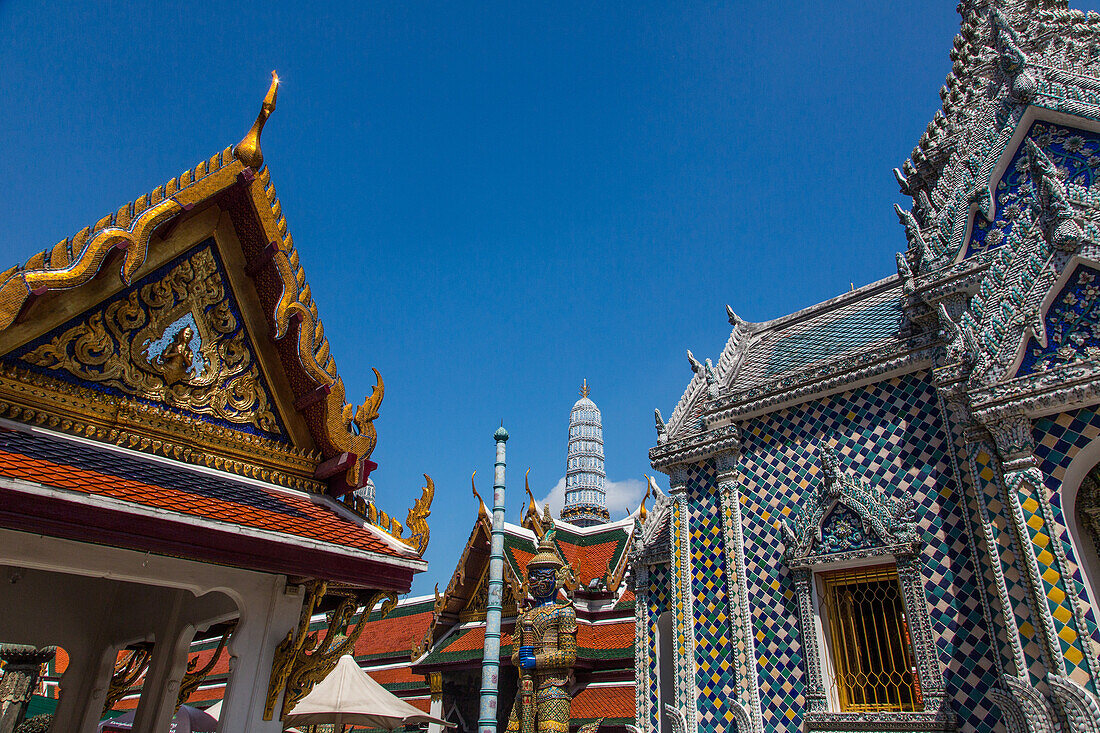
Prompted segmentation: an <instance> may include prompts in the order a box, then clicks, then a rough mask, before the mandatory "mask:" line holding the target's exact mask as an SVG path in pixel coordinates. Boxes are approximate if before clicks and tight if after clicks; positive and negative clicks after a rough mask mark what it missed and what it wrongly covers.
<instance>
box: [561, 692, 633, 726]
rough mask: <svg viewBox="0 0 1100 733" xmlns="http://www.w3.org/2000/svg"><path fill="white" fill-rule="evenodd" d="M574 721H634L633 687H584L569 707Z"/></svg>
mask: <svg viewBox="0 0 1100 733" xmlns="http://www.w3.org/2000/svg"><path fill="white" fill-rule="evenodd" d="M569 714H570V716H571V717H572V718H573V719H574V720H592V719H595V718H617V719H620V720H621V719H624V718H625V719H628V720H633V719H634V686H633V685H622V686H618V685H616V686H614V687H586V688H584V689H583V690H581V691H580V692H578V693H577V696H576V697H574V698H573V702H572V703H571V704H570V706H569Z"/></svg>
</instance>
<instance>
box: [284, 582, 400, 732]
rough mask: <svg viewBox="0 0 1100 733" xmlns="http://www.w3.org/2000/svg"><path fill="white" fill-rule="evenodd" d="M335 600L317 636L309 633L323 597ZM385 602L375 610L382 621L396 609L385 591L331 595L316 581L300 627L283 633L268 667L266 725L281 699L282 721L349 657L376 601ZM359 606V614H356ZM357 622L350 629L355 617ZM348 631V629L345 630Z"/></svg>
mask: <svg viewBox="0 0 1100 733" xmlns="http://www.w3.org/2000/svg"><path fill="white" fill-rule="evenodd" d="M326 594H327V595H330V596H334V597H336V598H338V599H339V600H338V602H337V604H336V607H335V608H334V609H333V610H332V611H331V612H330V613H328V614H326V617H327V621H328V628H327V630H326V631H325V632H324V635H323V636H321V635H320V634H319V633H318V632H316V631H314V632H310V630H309V627H310V622H311V620H312V619H313V616H314V614H315V613H316V612H317V608H318V606H319V605H320V604H321V601H322V600H323V599H324V598H325V596H326ZM383 598H385V601H383V603H382V605H381V606H380V608H379V611H380V613H381V615H382V616H383V617H384V616H386V615H387V614H389V612H390V611H392V610H393V608H394V607H395V606H396V605H397V596H396V595H395V594H393V593H386V592H385V591H376V592H368V593H364V594H360V593H357V592H355V591H349V590H339V591H331V592H330V590H329V584H328V583H327V582H326V581H320V580H319V581H314V582H312V583H310V584H309V585H308V586H307V591H306V599H305V602H304V603H303V604H302V615H301V617H300V619H299V621H298V627H297V628H296V629H293V630H291V631H289V632H287V635H286V638H284V639H283V640H282V641H281V642H280V643H279V646H278V647H277V648H276V649H275V658H274V660H272V663H271V678H270V681H269V682H268V688H267V703H266V705H265V707H264V720H271V715H272V713H273V712H274V710H275V703H276V702H277V701H278V699H279V694H280V693H281V692H283V691H284V690H285V691H286V694H285V695H284V696H283V706H282V713H281V715H280V716H279V717H280V719H282V718H283V717H285V716H286V714H287V713H289V712H290V711H291V710H293V709H294V706H295V705H297V704H298V702H299V701H301V699H302V698H303V697H305V696H306V695H308V694H309V691H310V690H312V689H313V687H314V685H316V684H317V683H318V682H320V681H321V680H323V679H324V678H325V677H326V676H327V675H328V673H329V672H331V671H332V670H333V668H334V667H335V666H336V662H337V661H338V660H339V659H340V657H341V656H343V655H344V654H349V653H351V651H352V650H353V649H354V647H355V642H356V641H357V640H358V639H359V635H360V634H361V633H362V632H363V627H364V625H365V622H366V620H367V618H368V617H369V616H370V614H371V610H372V609H373V608H374V606H375V604H377V603H378V601H380V600H382V599H383ZM360 606H362V607H363V610H362V611H361V612H359V608H360ZM357 612H358V613H359V618H358V620H357V621H355V623H354V625H352V620H353V619H354V618H355V616H356V613H357ZM349 627H350V628H349Z"/></svg>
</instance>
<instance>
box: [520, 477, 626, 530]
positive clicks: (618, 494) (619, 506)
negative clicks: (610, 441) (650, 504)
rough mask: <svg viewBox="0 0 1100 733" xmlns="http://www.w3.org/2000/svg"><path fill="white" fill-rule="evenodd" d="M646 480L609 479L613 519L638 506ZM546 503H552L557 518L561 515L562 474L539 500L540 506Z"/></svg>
mask: <svg viewBox="0 0 1100 733" xmlns="http://www.w3.org/2000/svg"><path fill="white" fill-rule="evenodd" d="M645 488H646V484H645V481H642V480H641V479H636V478H628V479H627V480H626V481H608V482H606V483H605V484H604V491H605V492H606V493H607V511H608V512H609V513H610V514H611V519H613V520H616V519H622V518H623V517H624V516H626V515H627V514H628V513H630V512H632V511H634V510H635V509H637V508H638V504H640V503H641V502H642V496H643V495H644V494H645ZM544 504H549V505H550V512H551V514H553V515H554V517H555V518H557V517H559V516H561V508H562V506H563V505H564V504H565V477H564V476H562V477H561V478H560V479H558V482H557V483H556V484H554V488H552V489H550V493H548V494H547V495H546V496H544V497H543V498H542V499H540V500H539V508H542V506H543V505H544Z"/></svg>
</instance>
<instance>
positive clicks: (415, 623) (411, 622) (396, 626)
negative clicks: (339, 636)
mask: <svg viewBox="0 0 1100 733" xmlns="http://www.w3.org/2000/svg"><path fill="white" fill-rule="evenodd" d="M431 622H432V612H431V610H428V611H425V612H423V613H417V614H413V615H411V616H398V617H397V618H383V619H374V620H372V621H370V622H369V623H367V624H366V626H365V627H364V628H363V633H362V634H361V635H360V636H359V639H358V640H356V642H355V652H354V654H355V656H356V657H361V656H364V655H371V656H373V655H381V654H397V653H400V652H409V651H411V650H412V648H413V647H414V646H416V645H418V644H421V643H423V641H424V636H425V635H426V634H427V633H428V625H429V624H431Z"/></svg>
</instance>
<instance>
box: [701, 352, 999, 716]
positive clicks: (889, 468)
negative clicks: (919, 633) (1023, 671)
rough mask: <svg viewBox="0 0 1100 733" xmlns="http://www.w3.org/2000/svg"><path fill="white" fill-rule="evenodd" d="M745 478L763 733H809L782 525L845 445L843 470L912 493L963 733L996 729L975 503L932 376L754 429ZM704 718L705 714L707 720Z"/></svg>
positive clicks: (823, 403) (883, 386)
mask: <svg viewBox="0 0 1100 733" xmlns="http://www.w3.org/2000/svg"><path fill="white" fill-rule="evenodd" d="M742 427H743V437H742V459H741V474H742V477H743V487H742V491H743V494H742V496H743V498H742V512H743V518H744V521H745V543H746V551H745V557H746V571H747V575H748V582H749V598H750V603H751V606H752V611H753V623H754V633H755V635H756V643H757V655H758V661H759V674H760V684H761V698H762V701H763V705H764V709H763V719H764V728H765V730H769V731H779V732H781V733H796V732H797V731H800V730H801V723H802V716H803V695H802V691H803V685H804V680H803V671H802V649H801V645H800V635H799V630H798V620H797V619H798V613H797V608H796V605H795V604H796V600H795V596H794V584H793V581H792V579H791V578H790V577H789V574H788V572H787V570H786V568H785V566H784V565H783V563H782V561H781V553H782V541H781V539H780V534H779V531H778V529H777V528H776V523H777V522H778V521H779V520H781V519H785V518H786V517H787V516H789V515H790V514H791V512H793V511H795V510H796V509H797V508H798V506H799V501H800V500H801V498H802V497H803V496H804V495H805V494H806V493H807V491H808V489H809V487H811V485H812V484H813V483H814V482H817V481H819V480H820V476H819V474H820V470H821V469H820V460H819V457H818V453H817V446H819V445H821V444H822V443H823V442H828V443H830V444H832V445H834V447H835V449H836V451H837V454H838V455H839V457H840V460H841V464H842V468H843V469H844V470H846V471H852V472H855V473H858V474H859V475H861V476H862V477H863V478H864V479H865V480H867V481H868V482H871V483H875V484H880V485H885V486H887V487H890V488H891V490H893V491H895V492H897V491H899V490H902V489H907V490H909V491H912V492H913V494H914V498H915V499H916V502H917V505H918V515H919V530H920V531H921V532H922V534H923V536H924V538H925V539H926V542H925V545H924V549H923V553H922V560H923V562H922V565H923V574H924V587H925V594H926V596H927V599H928V602H929V611H930V616H931V621H932V632H933V637H934V639H935V641H936V647H937V649H936V651H937V652H938V655H939V661H940V666H941V669H943V671H944V680H945V683H946V686H947V694H948V700H949V701H950V704H951V707H952V709H953V710H954V712H955V713H956V715H958V717H959V724H960V730H964V731H977V732H978V733H986V732H987V731H991V730H993V729H994V728H995V727H996V726H997V722H996V721H997V720H998V718H999V713H998V712H995V711H993V710H991V708H990V705H991V703H989V702H988V701H987V700H986V699H985V690H987V689H988V688H989V687H990V686H992V685H993V684H995V673H994V672H993V670H991V669H990V668H989V667H990V665H989V663H988V659H989V656H990V653H991V652H990V644H989V638H988V636H987V632H986V628H985V624H984V621H983V618H982V610H981V602H980V600H979V596H978V594H979V593H980V592H981V589H979V587H978V584H979V581H978V579H977V577H976V575H975V572H974V569H973V567H974V565H973V562H972V558H971V557H970V552H969V544H968V539H967V535H966V528H965V521H964V519H963V517H964V516H965V513H964V512H965V511H966V507H965V498H964V497H963V496H962V495H961V493H960V492H959V491H958V489H957V487H956V483H955V480H954V477H953V476H952V473H951V468H950V463H949V461H948V457H947V455H946V453H945V445H946V443H945V433H944V428H943V423H942V421H941V417H940V414H939V409H938V405H937V399H936V395H935V391H934V389H933V388H932V387H931V385H930V384H928V374H927V373H926V372H920V373H916V374H913V375H908V376H905V377H901V378H897V379H893V380H889V381H886V382H881V383H878V384H875V385H871V386H868V387H864V388H860V389H857V390H852V391H849V392H844V393H841V394H837V395H832V396H829V397H826V398H823V399H820V400H817V401H814V402H809V403H806V404H804V405H800V406H797V407H794V408H788V409H785V410H779V411H776V412H774V413H771V414H768V415H765V416H763V417H760V418H757V419H753V420H749V421H746V423H745V424H744V425H743V426H742ZM701 713H702V711H701Z"/></svg>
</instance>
